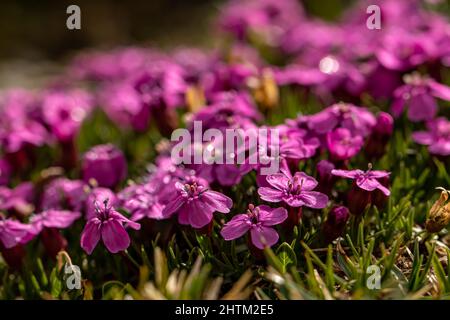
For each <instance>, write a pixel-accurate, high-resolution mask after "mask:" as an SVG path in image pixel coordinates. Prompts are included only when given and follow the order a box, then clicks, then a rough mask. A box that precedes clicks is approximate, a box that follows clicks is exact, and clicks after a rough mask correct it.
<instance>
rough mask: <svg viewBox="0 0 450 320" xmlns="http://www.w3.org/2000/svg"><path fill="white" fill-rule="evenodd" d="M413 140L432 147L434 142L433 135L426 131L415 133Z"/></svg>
mask: <svg viewBox="0 0 450 320" xmlns="http://www.w3.org/2000/svg"><path fill="white" fill-rule="evenodd" d="M412 138H413V140H414V141H415V142H417V143H419V144H424V145H430V144H432V143H433V142H434V138H433V135H432V134H431V133H429V132H426V131H418V132H414V133H413V134H412Z"/></svg>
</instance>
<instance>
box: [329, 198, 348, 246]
mask: <svg viewBox="0 0 450 320" xmlns="http://www.w3.org/2000/svg"><path fill="white" fill-rule="evenodd" d="M349 217H350V212H349V210H348V209H347V207H344V206H334V207H333V208H332V209H331V210H330V212H329V213H328V217H327V220H326V221H325V223H324V224H323V226H322V233H323V236H324V239H325V242H326V243H330V242H332V241H333V240H334V239H336V238H338V237H339V236H341V235H342V232H343V231H344V228H345V224H346V223H347V221H348V219H349Z"/></svg>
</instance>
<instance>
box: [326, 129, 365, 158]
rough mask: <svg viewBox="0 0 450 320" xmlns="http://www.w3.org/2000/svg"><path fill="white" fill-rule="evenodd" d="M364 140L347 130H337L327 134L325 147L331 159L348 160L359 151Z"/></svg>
mask: <svg viewBox="0 0 450 320" xmlns="http://www.w3.org/2000/svg"><path fill="white" fill-rule="evenodd" d="M363 143H364V139H363V138H362V137H361V136H358V135H353V134H352V133H351V132H350V131H349V130H348V129H345V128H337V129H335V130H333V131H331V132H328V134H327V146H328V150H329V151H330V155H331V158H332V159H335V160H348V159H351V158H353V157H354V156H355V155H356V154H358V152H359V151H360V150H361V147H362V145H363Z"/></svg>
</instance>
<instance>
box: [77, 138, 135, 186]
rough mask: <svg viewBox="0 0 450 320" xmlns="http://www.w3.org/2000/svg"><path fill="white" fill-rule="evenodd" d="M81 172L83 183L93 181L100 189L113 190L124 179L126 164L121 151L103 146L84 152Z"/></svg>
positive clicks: (107, 145) (110, 146)
mask: <svg viewBox="0 0 450 320" xmlns="http://www.w3.org/2000/svg"><path fill="white" fill-rule="evenodd" d="M82 170H83V180H84V181H85V182H89V181H90V180H91V179H94V180H95V181H97V184H98V186H100V187H105V188H114V187H116V186H117V185H118V184H119V183H120V182H121V181H122V180H123V179H125V177H126V175H127V163H126V160H125V157H124V155H123V153H122V151H120V150H119V149H118V148H116V147H115V146H114V145H112V144H103V145H97V146H95V147H93V148H92V149H90V150H89V151H88V152H86V154H85V155H84V158H83V164H82Z"/></svg>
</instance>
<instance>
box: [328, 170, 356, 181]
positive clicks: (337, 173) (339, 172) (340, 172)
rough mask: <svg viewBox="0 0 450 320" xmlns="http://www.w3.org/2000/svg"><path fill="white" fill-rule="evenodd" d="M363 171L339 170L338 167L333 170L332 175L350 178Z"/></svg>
mask: <svg viewBox="0 0 450 320" xmlns="http://www.w3.org/2000/svg"><path fill="white" fill-rule="evenodd" d="M362 173H363V172H362V171H361V170H338V169H333V170H331V174H332V175H334V176H338V177H343V178H349V179H355V178H357V177H358V176H359V175H361V174H362Z"/></svg>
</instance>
